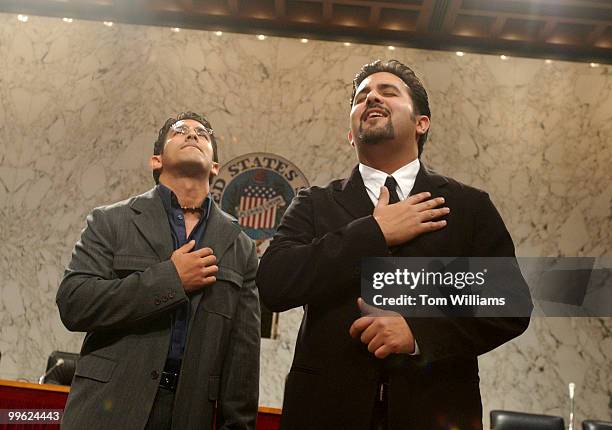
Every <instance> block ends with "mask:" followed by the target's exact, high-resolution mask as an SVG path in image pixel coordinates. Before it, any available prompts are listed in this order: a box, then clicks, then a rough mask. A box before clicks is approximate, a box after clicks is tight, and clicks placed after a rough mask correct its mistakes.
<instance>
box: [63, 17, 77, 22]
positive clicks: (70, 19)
mask: <svg viewBox="0 0 612 430" xmlns="http://www.w3.org/2000/svg"><path fill="white" fill-rule="evenodd" d="M62 21H64V22H68V23H70V22H72V21H74V19H72V18H62Z"/></svg>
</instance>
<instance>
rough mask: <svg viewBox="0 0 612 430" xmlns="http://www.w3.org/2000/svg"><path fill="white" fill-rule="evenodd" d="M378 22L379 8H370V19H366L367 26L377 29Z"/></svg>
mask: <svg viewBox="0 0 612 430" xmlns="http://www.w3.org/2000/svg"><path fill="white" fill-rule="evenodd" d="M379 21H380V7H379V6H372V7H371V8H370V17H369V19H368V26H370V27H373V28H376V27H378V22H379Z"/></svg>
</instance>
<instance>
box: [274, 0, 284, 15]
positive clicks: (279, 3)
mask: <svg viewBox="0 0 612 430" xmlns="http://www.w3.org/2000/svg"><path fill="white" fill-rule="evenodd" d="M274 10H275V12H276V16H277V17H279V18H285V17H286V16H287V2H286V1H285V0H274Z"/></svg>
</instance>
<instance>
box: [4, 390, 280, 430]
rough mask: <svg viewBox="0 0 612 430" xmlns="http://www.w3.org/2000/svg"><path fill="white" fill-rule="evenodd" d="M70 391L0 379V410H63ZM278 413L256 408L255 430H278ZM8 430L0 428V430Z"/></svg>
mask: <svg viewBox="0 0 612 430" xmlns="http://www.w3.org/2000/svg"><path fill="white" fill-rule="evenodd" d="M69 392H70V387H66V386H63V385H49V384H32V383H30V382H20V381H9V380H4V379H0V409H64V407H65V406H66V399H67V398H68V393H69ZM280 414H281V410H280V409H276V408H267V407H265V406H260V407H259V411H258V413H257V430H278V428H279V425H280ZM5 429H9V426H8V425H7V424H0V430H5ZM10 429H11V430H15V429H23V430H51V429H59V426H57V425H48V424H47V425H43V424H28V425H25V424H23V425H19V424H18V425H11V426H10Z"/></svg>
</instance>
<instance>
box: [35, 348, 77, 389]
mask: <svg viewBox="0 0 612 430" xmlns="http://www.w3.org/2000/svg"><path fill="white" fill-rule="evenodd" d="M59 359H62V360H64V362H63V363H62V364H61V365H58V366H56V364H57V363H58V360H59ZM78 359H79V354H74V353H72V352H63V351H53V352H52V353H51V355H49V359H48V360H47V369H46V370H45V373H46V372H49V370H51V369H52V370H51V371H50V372H49V373H48V374H47V375H46V376H45V377H44V378H43V382H44V383H45V384H54V385H70V384H71V383H72V377H73V376H74V371H75V370H76V362H77V360H78ZM53 366H55V368H53Z"/></svg>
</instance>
